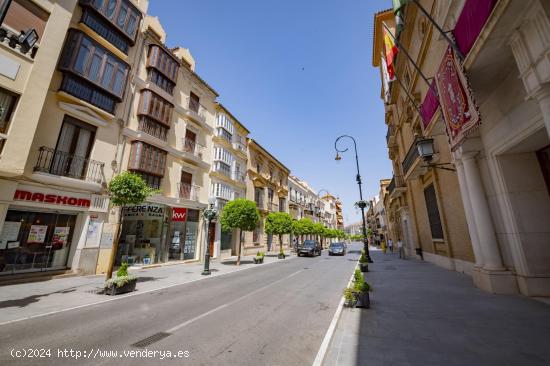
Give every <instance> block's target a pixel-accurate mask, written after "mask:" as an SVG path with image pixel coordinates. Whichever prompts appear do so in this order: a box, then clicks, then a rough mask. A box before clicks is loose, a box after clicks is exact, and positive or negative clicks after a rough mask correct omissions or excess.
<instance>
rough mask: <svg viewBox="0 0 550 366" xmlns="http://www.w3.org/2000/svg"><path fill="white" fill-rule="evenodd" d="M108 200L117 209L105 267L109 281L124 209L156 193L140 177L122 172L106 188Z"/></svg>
mask: <svg viewBox="0 0 550 366" xmlns="http://www.w3.org/2000/svg"><path fill="white" fill-rule="evenodd" d="M108 192H109V198H110V200H111V205H112V206H113V207H118V208H119V211H118V222H117V224H116V234H115V240H114V242H113V248H112V250H111V256H110V258H109V265H108V267H107V273H106V276H105V277H106V279H107V280H108V279H110V278H111V277H112V275H113V266H114V263H115V257H116V253H117V249H118V242H119V241H120V234H121V231H122V230H121V226H122V219H123V215H122V214H123V211H124V207H126V206H129V205H139V204H141V203H143V201H145V200H146V199H147V197H149V196H151V195H152V194H154V193H156V190H155V189H153V188H151V187H149V186H148V185H147V183H146V182H145V181H144V180H143V178H141V176H139V175H137V174H135V173H131V172H122V173H120V174H119V175H117V176H115V177H114V178H113V179H111V181H110V182H109V186H108Z"/></svg>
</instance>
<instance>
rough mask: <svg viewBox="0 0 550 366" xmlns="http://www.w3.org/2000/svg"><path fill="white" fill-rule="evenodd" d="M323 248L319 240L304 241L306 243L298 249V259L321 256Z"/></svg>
mask: <svg viewBox="0 0 550 366" xmlns="http://www.w3.org/2000/svg"><path fill="white" fill-rule="evenodd" d="M322 250H323V248H321V244H319V242H318V241H317V240H304V243H303V244H302V245H301V246H300V249H298V257H301V256H302V255H306V256H308V257H310V256H311V257H315V256H316V255H321V252H322Z"/></svg>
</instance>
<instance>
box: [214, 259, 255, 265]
mask: <svg viewBox="0 0 550 366" xmlns="http://www.w3.org/2000/svg"><path fill="white" fill-rule="evenodd" d="M221 263H222V264H225V265H226V266H227V265H236V264H237V261H236V260H235V261H224V262H221ZM252 263H254V261H250V260H244V261H241V264H252Z"/></svg>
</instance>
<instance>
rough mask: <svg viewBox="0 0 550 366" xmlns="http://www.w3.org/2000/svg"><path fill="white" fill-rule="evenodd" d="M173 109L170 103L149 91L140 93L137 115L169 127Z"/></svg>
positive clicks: (145, 90)
mask: <svg viewBox="0 0 550 366" xmlns="http://www.w3.org/2000/svg"><path fill="white" fill-rule="evenodd" d="M173 108H174V106H173V105H172V104H171V103H170V102H168V101H167V100H165V99H164V98H162V97H161V96H159V95H158V94H156V93H154V92H152V91H151V90H148V89H144V90H142V91H141V99H140V104H139V110H138V115H146V116H149V117H151V118H153V119H154V120H156V121H158V122H160V123H162V124H164V125H166V126H167V127H169V125H170V120H171V119H172V110H173Z"/></svg>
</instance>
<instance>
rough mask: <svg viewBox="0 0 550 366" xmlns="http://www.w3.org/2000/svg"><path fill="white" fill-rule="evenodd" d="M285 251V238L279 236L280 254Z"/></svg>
mask: <svg viewBox="0 0 550 366" xmlns="http://www.w3.org/2000/svg"><path fill="white" fill-rule="evenodd" d="M282 251H283V236H282V235H281V234H279V253H281V252H282Z"/></svg>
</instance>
